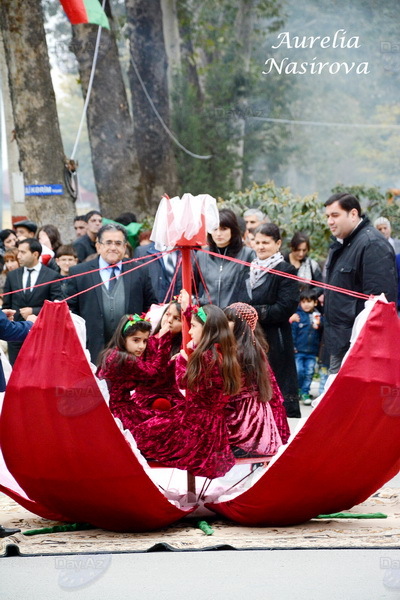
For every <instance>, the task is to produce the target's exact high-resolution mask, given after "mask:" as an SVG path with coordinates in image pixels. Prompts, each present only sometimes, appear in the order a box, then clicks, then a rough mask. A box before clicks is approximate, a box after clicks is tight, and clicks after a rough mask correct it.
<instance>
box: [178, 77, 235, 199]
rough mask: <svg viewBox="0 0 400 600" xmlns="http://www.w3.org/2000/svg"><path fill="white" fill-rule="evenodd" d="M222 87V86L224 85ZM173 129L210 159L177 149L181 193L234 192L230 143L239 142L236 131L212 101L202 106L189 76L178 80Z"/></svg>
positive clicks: (232, 156) (193, 148) (219, 193)
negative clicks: (232, 190) (193, 156)
mask: <svg viewBox="0 0 400 600" xmlns="http://www.w3.org/2000/svg"><path fill="white" fill-rule="evenodd" d="M221 85H222V83H221ZM173 103H174V110H173V113H172V124H173V130H174V132H175V134H176V135H177V137H178V139H179V141H180V142H181V143H182V144H183V145H184V146H185V147H186V148H190V150H191V152H194V153H196V154H199V155H202V156H208V155H211V156H212V158H211V159H209V160H200V159H194V158H192V157H191V156H189V155H188V154H186V153H185V152H183V151H182V150H177V165H178V178H179V182H180V194H181V195H182V194H183V193H185V192H190V193H191V194H193V195H197V194H203V193H208V194H211V195H212V196H218V195H221V194H224V193H225V192H226V190H227V189H232V187H233V180H232V173H233V169H234V166H235V160H236V159H235V156H234V154H233V152H231V151H229V148H228V144H229V143H231V142H232V140H234V139H235V129H234V127H233V126H232V125H231V124H230V122H229V121H227V120H226V119H223V118H221V115H220V114H219V112H218V111H217V110H215V109H214V107H213V106H212V104H211V103H210V101H209V100H207V99H206V100H205V101H204V103H202V102H201V101H200V100H199V98H198V95H197V93H196V91H195V90H194V89H193V87H192V86H191V85H190V84H189V83H188V81H187V79H186V78H185V77H178V76H177V77H176V78H175V85H174V90H173Z"/></svg>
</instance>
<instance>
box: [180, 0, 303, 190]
mask: <svg viewBox="0 0 400 600" xmlns="http://www.w3.org/2000/svg"><path fill="white" fill-rule="evenodd" d="M246 11H247V12H246ZM249 11H251V17H250V19H249V23H251V25H249V23H248V22H247V20H246V16H247V13H249ZM282 13H283V9H282V2H281V0H247V1H246V0H242V1H240V2H236V3H233V4H232V3H231V2H228V1H227V0H222V1H221V2H220V3H219V4H218V9H217V10H216V5H215V2H211V0H205V1H204V2H202V3H200V4H199V3H195V2H194V1H192V0H186V2H182V3H180V6H179V7H178V15H179V25H180V31H181V35H182V31H183V30H184V32H185V34H184V38H183V39H184V40H185V42H188V40H190V42H191V47H192V48H193V53H192V56H191V57H190V59H189V60H190V61H191V63H192V65H195V66H196V70H197V74H198V76H199V80H200V84H201V94H199V90H198V89H194V87H193V82H192V84H191V83H190V77H189V76H188V73H186V72H183V73H181V74H179V75H178V77H177V79H176V85H175V86H174V87H175V91H174V93H173V110H172V124H173V129H174V132H175V133H176V135H177V137H178V139H179V140H180V141H181V143H182V144H183V145H185V146H186V147H188V148H190V149H191V150H192V151H194V152H196V153H197V154H212V159H210V160H209V161H200V160H197V159H193V158H190V157H189V156H188V155H185V154H184V153H183V152H180V151H178V152H177V163H178V175H179V179H180V182H181V189H182V191H190V192H192V193H204V192H207V193H210V194H212V195H214V196H217V195H224V194H226V193H227V191H228V190H232V189H235V187H237V186H239V179H240V177H239V178H238V177H237V175H238V174H239V173H240V174H242V175H243V177H242V181H243V185H246V184H249V183H251V182H252V181H253V180H254V179H256V180H258V179H259V177H258V176H257V174H258V171H259V170H260V167H261V164H262V171H263V176H262V178H261V181H265V175H266V174H267V175H268V176H273V175H276V174H277V173H278V172H279V171H280V170H281V169H282V168H283V167H284V165H285V164H286V161H287V159H288V156H289V153H288V148H289V146H288V128H287V127H286V126H282V125H279V124H274V123H271V122H265V121H262V120H261V118H262V117H264V116H266V117H276V118H279V117H283V116H285V115H284V114H283V111H284V110H285V109H286V105H285V97H286V96H285V90H287V89H288V88H289V87H290V86H291V85H292V80H291V79H290V78H282V77H279V76H271V77H270V78H269V80H268V84H267V82H266V81H265V80H264V79H263V78H262V77H260V72H261V70H262V65H263V63H264V60H265V57H264V50H263V48H262V46H263V42H264V39H265V35H266V34H267V33H268V32H271V31H276V30H277V29H278V28H279V27H281V26H282V24H283V21H282ZM246 23H247V25H248V26H249V28H248V29H246ZM200 96H201V98H200ZM242 147H243V148H244V152H243V155H242V152H241V148H242ZM260 157H262V158H260ZM199 163H201V164H199Z"/></svg>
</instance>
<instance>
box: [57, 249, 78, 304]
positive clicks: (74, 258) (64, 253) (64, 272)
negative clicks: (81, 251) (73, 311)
mask: <svg viewBox="0 0 400 600" xmlns="http://www.w3.org/2000/svg"><path fill="white" fill-rule="evenodd" d="M56 263H57V266H58V268H59V269H60V275H61V277H68V275H69V270H70V268H71V267H73V266H74V265H77V264H78V254H77V252H76V250H75V248H74V246H72V244H70V245H67V244H65V245H63V246H60V247H59V249H58V250H57V252H56ZM61 290H62V293H63V296H64V298H67V296H68V279H67V280H64V281H63V280H62V279H61Z"/></svg>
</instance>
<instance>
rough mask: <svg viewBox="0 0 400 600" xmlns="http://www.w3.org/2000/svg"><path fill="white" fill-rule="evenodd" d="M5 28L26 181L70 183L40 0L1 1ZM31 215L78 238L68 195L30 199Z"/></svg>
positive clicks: (64, 235)
mask: <svg viewBox="0 0 400 600" xmlns="http://www.w3.org/2000/svg"><path fill="white" fill-rule="evenodd" d="M0 16H1V28H2V32H3V38H4V46H5V54H6V62H7V67H8V75H9V85H10V95H11V102H12V107H13V114H14V122H15V136H16V140H17V144H18V149H19V154H20V170H21V171H22V173H23V175H24V182H25V185H35V184H36V185H44V184H62V185H64V162H65V157H64V152H63V145H62V140H61V133H60V128H59V123H58V116H57V108H56V100H55V95H54V90H53V84H52V81H51V77H50V64H49V59H48V54H47V44H46V38H45V31H44V26H43V14H42V9H41V4H40V2H38V0H1V4H0ZM25 205H26V208H27V213H28V214H27V216H28V217H29V218H30V219H32V220H33V221H35V222H37V223H38V225H42V224H45V223H52V224H53V225H56V226H57V227H58V228H59V230H60V232H61V236H62V239H63V240H64V241H65V242H67V241H69V240H71V239H72V238H73V217H74V215H75V206H74V202H73V200H72V198H71V197H70V196H68V195H67V193H66V191H65V187H63V194H62V195H46V196H42V195H34V196H27V197H26V198H25Z"/></svg>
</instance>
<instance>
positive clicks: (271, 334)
mask: <svg viewBox="0 0 400 600" xmlns="http://www.w3.org/2000/svg"><path fill="white" fill-rule="evenodd" d="M274 269H276V270H277V271H282V272H283V273H290V274H292V275H295V273H296V269H295V268H294V267H293V266H292V265H290V264H288V263H287V262H286V261H282V262H280V263H279V264H278V265H276V267H274ZM298 303H299V286H298V283H297V281H296V280H294V279H289V278H288V277H282V276H281V275H275V274H273V273H266V275H265V276H263V277H261V278H260V279H259V281H258V284H257V286H256V287H254V288H253V290H252V298H251V300H250V304H252V305H253V306H254V308H255V309H256V310H257V313H258V320H259V323H260V325H261V327H262V329H263V331H264V334H265V337H266V338H267V342H268V344H269V352H268V358H269V361H270V364H271V367H272V370H273V371H274V373H275V377H276V379H277V382H278V385H279V387H280V389H281V391H282V394H283V398H284V406H285V408H286V412H287V415H288V417H300V408H299V396H298V384H297V371H296V364H295V361H294V346H293V338H292V329H291V326H290V323H289V318H290V317H291V316H292V314H293V313H295V312H296V310H297V306H298Z"/></svg>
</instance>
